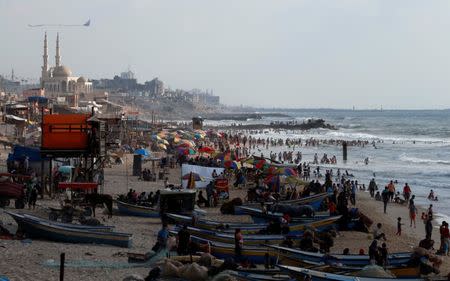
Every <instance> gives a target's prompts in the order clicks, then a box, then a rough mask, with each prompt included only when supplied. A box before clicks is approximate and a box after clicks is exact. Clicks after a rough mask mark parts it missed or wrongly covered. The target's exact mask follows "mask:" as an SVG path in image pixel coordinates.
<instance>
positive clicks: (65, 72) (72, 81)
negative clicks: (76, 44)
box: [41, 33, 92, 100]
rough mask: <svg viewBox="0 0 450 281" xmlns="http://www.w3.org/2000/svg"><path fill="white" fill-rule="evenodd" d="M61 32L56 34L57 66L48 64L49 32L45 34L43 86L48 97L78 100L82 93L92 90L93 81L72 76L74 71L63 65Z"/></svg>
mask: <svg viewBox="0 0 450 281" xmlns="http://www.w3.org/2000/svg"><path fill="white" fill-rule="evenodd" d="M59 43H60V41H59V33H58V34H57V35H56V53H55V66H54V67H49V66H48V42H47V33H45V36H44V55H43V65H42V74H41V87H42V88H43V89H45V95H46V96H47V97H50V98H52V97H60V98H63V97H66V98H68V99H69V98H70V99H72V100H78V96H79V95H80V94H88V93H91V92H92V83H91V82H88V81H87V79H86V78H84V77H82V76H81V77H77V76H72V71H70V69H69V68H68V67H66V66H64V65H61V50H60V45H59Z"/></svg>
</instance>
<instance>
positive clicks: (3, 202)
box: [0, 199, 10, 208]
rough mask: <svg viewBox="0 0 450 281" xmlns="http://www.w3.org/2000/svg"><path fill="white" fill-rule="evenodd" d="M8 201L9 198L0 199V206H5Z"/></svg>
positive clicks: (7, 204)
mask: <svg viewBox="0 0 450 281" xmlns="http://www.w3.org/2000/svg"><path fill="white" fill-rule="evenodd" d="M9 204H10V201H9V199H0V208H5V207H7V206H9Z"/></svg>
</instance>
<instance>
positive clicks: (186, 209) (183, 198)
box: [159, 189, 197, 215]
mask: <svg viewBox="0 0 450 281" xmlns="http://www.w3.org/2000/svg"><path fill="white" fill-rule="evenodd" d="M196 194H197V193H196V191H195V190H192V189H173V190H171V189H163V190H161V193H160V199H159V200H160V201H159V210H160V213H161V215H163V214H165V213H175V214H192V212H193V211H194V207H195V197H196Z"/></svg>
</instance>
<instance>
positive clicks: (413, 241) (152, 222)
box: [0, 153, 450, 281]
mask: <svg viewBox="0 0 450 281" xmlns="http://www.w3.org/2000/svg"><path fill="white" fill-rule="evenodd" d="M4 155H5V154H4V153H2V157H3V156H4ZM131 159H132V155H128V160H127V161H126V163H127V164H128V167H126V165H125V164H122V165H114V166H112V167H111V168H106V169H105V188H104V190H105V192H106V193H108V194H112V195H116V194H121V193H125V192H126V191H127V190H128V189H129V188H133V189H135V190H137V191H138V192H141V191H156V190H157V189H160V188H162V186H163V182H162V181H157V182H145V181H141V180H139V179H138V178H137V177H133V176H131V163H132V161H131ZM144 167H147V168H151V167H150V163H147V164H146V165H145V166H144ZM127 174H128V176H127ZM179 178H180V169H179V168H175V169H171V170H170V175H169V182H171V183H178V182H179ZM244 193H245V190H232V191H231V198H234V197H243V195H244ZM57 205H58V202H57V201H56V200H49V199H48V198H47V197H46V199H44V200H38V206H37V207H36V210H35V211H29V210H28V209H24V210H21V211H24V212H30V213H33V214H36V215H38V216H42V217H46V216H47V213H46V211H45V208H47V207H50V206H57ZM356 207H357V208H359V209H360V210H361V211H362V212H363V213H364V214H366V215H367V216H368V217H370V218H371V219H372V220H373V221H374V224H376V223H377V222H381V223H382V224H383V229H384V231H385V233H386V235H387V242H386V243H387V245H388V248H389V251H390V252H401V251H411V249H412V248H413V247H414V246H416V245H418V242H419V241H420V240H421V239H422V238H423V237H424V236H425V234H424V233H425V230H424V225H423V223H422V222H421V221H418V222H417V228H410V227H409V218H408V209H407V208H406V206H400V205H397V204H389V206H388V213H387V214H386V215H385V214H383V213H382V212H383V210H382V209H383V205H382V202H378V201H375V200H373V199H371V198H370V196H369V194H368V193H366V192H363V191H360V192H359V193H358V194H357V200H356ZM7 210H11V211H15V210H14V209H11V208H8V209H7ZM206 211H207V212H208V218H213V219H219V220H220V219H222V220H235V221H237V220H241V221H247V222H249V221H250V218H249V217H246V216H243V217H240V216H224V215H222V214H220V211H219V208H206ZM419 213H420V211H419ZM97 214H98V215H97V217H98V218H100V220H101V221H102V222H103V223H104V224H106V225H114V226H116V230H117V231H119V232H128V233H132V234H133V246H132V247H131V248H130V249H125V248H118V247H113V246H103V245H85V244H65V243H55V242H47V241H42V240H34V239H33V240H25V241H20V240H0V252H1V258H0V274H3V275H5V276H8V277H9V278H10V280H23V281H28V280H59V269H58V268H55V267H48V266H44V265H43V263H44V262H46V261H51V260H58V259H59V255H60V254H61V253H63V252H64V253H65V254H66V262H72V261H93V262H96V263H97V262H98V263H103V264H108V263H126V262H127V257H126V255H125V253H127V252H135V253H144V252H147V251H149V250H150V249H151V247H152V246H153V244H154V242H155V237H156V233H157V231H158V230H159V229H160V226H161V224H160V220H159V219H150V218H138V217H131V216H121V215H118V214H117V211H116V212H115V213H114V216H113V217H112V218H108V217H107V215H106V214H104V213H103V212H101V211H98V212H97ZM397 217H402V219H403V222H404V223H405V225H404V226H403V234H402V236H401V237H399V236H395V233H396V221H397ZM0 220H1V221H2V222H3V224H4V225H5V226H6V227H7V228H8V229H11V230H14V229H15V227H16V224H15V222H14V221H13V219H12V218H11V217H10V216H9V215H7V214H5V213H4V212H3V211H1V210H0ZM434 226H435V229H434V231H433V239H434V240H435V241H436V244H435V246H436V247H438V244H439V233H438V231H439V230H438V228H436V227H437V225H436V223H435V224H434ZM370 242H371V234H369V233H361V232H340V234H339V235H338V237H337V238H336V240H335V245H334V247H333V248H332V253H341V252H342V250H343V249H344V248H349V249H350V252H351V253H357V252H358V251H359V249H360V248H363V249H364V250H365V251H366V252H367V250H368V246H369V244H370ZM449 269H450V263H449V259H448V258H445V257H444V264H443V265H442V267H441V270H442V273H445V274H447V273H448V271H449ZM148 271H149V268H132V269H130V268H125V269H112V268H73V267H69V266H68V267H66V269H65V280H74V281H75V280H92V281H94V280H122V279H123V278H124V277H126V276H128V275H130V274H139V275H141V276H146V275H147V273H148Z"/></svg>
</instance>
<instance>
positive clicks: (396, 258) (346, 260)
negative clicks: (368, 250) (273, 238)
mask: <svg viewBox="0 0 450 281" xmlns="http://www.w3.org/2000/svg"><path fill="white" fill-rule="evenodd" d="M265 246H267V247H269V248H272V249H274V250H276V251H277V254H278V255H279V257H280V260H282V264H289V265H298V264H301V262H302V261H305V262H310V263H324V264H340V265H342V266H359V267H363V266H366V265H368V264H370V261H369V256H368V255H340V254H332V255H325V254H322V253H312V252H306V251H301V250H298V249H292V248H287V247H282V246H276V245H269V244H267V245H265ZM410 258H411V253H409V252H408V253H392V254H390V255H388V263H389V265H390V266H401V265H405V264H407V263H408V261H409V260H410Z"/></svg>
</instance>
